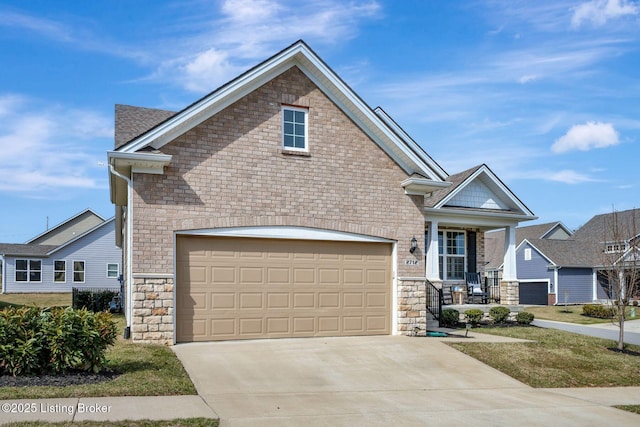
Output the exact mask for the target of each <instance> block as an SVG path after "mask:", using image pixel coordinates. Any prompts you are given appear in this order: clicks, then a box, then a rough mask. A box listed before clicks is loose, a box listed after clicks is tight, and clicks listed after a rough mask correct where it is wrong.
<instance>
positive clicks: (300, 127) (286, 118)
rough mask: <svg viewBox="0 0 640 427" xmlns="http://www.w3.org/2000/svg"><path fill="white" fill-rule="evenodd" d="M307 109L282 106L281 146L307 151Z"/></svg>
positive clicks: (287, 148)
mask: <svg viewBox="0 0 640 427" xmlns="http://www.w3.org/2000/svg"><path fill="white" fill-rule="evenodd" d="M308 113H309V111H308V110H306V109H304V108H299V107H290V106H283V107H282V148H284V149H286V150H299V151H308V150H309V146H308V145H309V144H308V141H307V116H308Z"/></svg>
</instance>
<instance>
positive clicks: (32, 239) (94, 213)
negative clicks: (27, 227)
mask: <svg viewBox="0 0 640 427" xmlns="http://www.w3.org/2000/svg"><path fill="white" fill-rule="evenodd" d="M87 212H91V213H92V214H93V215H95V216H97V217H98V218H100V219H101V220H102V221H103V222H104V221H106V220H105V219H104V217H103V216H102V215H100V214H98V213H96V212H94V211H93V209H91V208H87V209H85V210H83V211H82V212H80V213H77V214H75V215H74V216H72V217H71V218H69V219H65V220H64V221H62V222H61V223H60V224H58V225H54V226H53V227H51V228H49V229H48V230H47V231H44V232H42V233H40V234H38V235H37V236H35V237H32V238H31V239H29V240H27V241H26V242H25V244H29V243H31V242H33V241H34V240H36V239H39V238H40V237H42V236H44V235H45V234H48V233H51V232H52V231H53V230H55V229H57V228H59V227H62V226H63V225H65V224H67V223H68V222H70V221H73V220H74V219H76V218H79V217H80V216H81V215H83V214H85V213H87Z"/></svg>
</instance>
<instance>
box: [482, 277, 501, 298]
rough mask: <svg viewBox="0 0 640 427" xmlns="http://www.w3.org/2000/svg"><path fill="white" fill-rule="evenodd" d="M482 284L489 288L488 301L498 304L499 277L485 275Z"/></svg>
mask: <svg viewBox="0 0 640 427" xmlns="http://www.w3.org/2000/svg"><path fill="white" fill-rule="evenodd" d="M484 285H485V287H486V289H488V290H489V302H495V303H498V304H500V277H485V278H484Z"/></svg>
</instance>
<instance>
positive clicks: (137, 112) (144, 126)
mask: <svg viewBox="0 0 640 427" xmlns="http://www.w3.org/2000/svg"><path fill="white" fill-rule="evenodd" d="M176 114H177V113H176V112H175V111H167V110H159V109H155V108H143V107H134V106H131V105H121V104H116V112H115V122H116V123H115V148H119V147H121V146H123V145H125V144H126V143H127V142H129V141H131V140H132V139H134V138H135V137H137V136H139V135H142V134H143V133H145V132H147V131H148V130H150V129H152V128H154V127H155V126H157V125H159V124H160V123H162V122H164V121H165V120H167V119H169V118H171V117H173V116H174V115H176Z"/></svg>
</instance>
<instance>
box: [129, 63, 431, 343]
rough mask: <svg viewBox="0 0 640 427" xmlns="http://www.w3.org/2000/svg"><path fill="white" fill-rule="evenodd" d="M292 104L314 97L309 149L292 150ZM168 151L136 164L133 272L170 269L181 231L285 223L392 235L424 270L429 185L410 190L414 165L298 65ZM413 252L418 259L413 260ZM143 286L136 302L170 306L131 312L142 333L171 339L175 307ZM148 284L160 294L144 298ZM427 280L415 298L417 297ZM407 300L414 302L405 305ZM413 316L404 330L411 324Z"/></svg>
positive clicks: (403, 254) (410, 269)
mask: <svg viewBox="0 0 640 427" xmlns="http://www.w3.org/2000/svg"><path fill="white" fill-rule="evenodd" d="M283 104H289V105H290V104H294V105H297V106H302V107H308V108H309V112H308V145H309V153H305V154H304V155H293V154H289V153H286V152H283V150H282V147H281V145H282V139H281V138H282V136H281V130H282V123H281V108H282V105H283ZM161 151H162V152H163V153H165V154H171V155H172V156H173V159H172V161H171V164H169V165H168V166H167V167H166V168H165V171H164V175H151V174H139V173H135V174H134V176H133V186H134V194H133V218H132V221H133V236H132V239H133V253H132V255H133V268H132V272H133V274H134V276H135V277H139V278H142V277H149V278H150V279H147V280H148V281H153V280H154V279H152V278H153V277H158V276H165V277H166V276H170V275H172V274H173V258H174V232H176V231H184V230H198V229H213V228H220V227H242V226H279V225H282V226H285V225H286V226H301V227H312V228H320V229H327V230H336V231H344V232H349V233H359V234H365V235H370V236H376V237H382V238H387V239H391V240H395V241H397V242H398V243H397V253H398V265H397V266H396V267H397V275H398V276H399V277H423V276H424V267H425V266H424V253H423V251H422V248H421V247H420V246H421V245H419V249H418V250H417V251H416V252H415V253H414V254H410V253H409V247H410V241H411V238H412V237H414V236H415V237H416V238H418V240H419V241H421V240H422V238H421V236H423V235H424V227H425V223H424V214H423V211H422V209H423V206H424V197H422V196H407V195H406V194H404V189H403V188H402V186H401V185H400V183H401V182H402V181H403V180H405V179H406V178H407V177H408V176H407V174H406V172H404V171H403V170H402V169H401V168H400V167H399V166H398V165H397V164H396V163H395V162H394V161H393V160H392V159H391V158H390V157H389V156H387V155H386V153H384V151H383V150H382V149H381V148H380V147H378V146H377V145H376V143H375V142H373V141H372V140H371V139H370V138H369V137H368V136H367V135H366V134H365V133H364V132H363V131H362V130H361V129H360V128H359V127H358V126H357V125H356V124H355V123H353V122H352V121H351V120H350V119H349V118H348V117H347V116H345V115H344V113H343V112H342V111H341V110H340V109H339V108H338V107H337V106H336V105H335V104H333V102H331V100H330V99H328V98H327V97H326V95H325V94H324V93H323V92H322V91H321V90H319V89H318V87H316V86H315V84H313V82H312V81H311V80H309V79H308V78H307V77H306V76H305V75H304V74H303V73H302V72H301V71H300V70H299V69H297V68H296V67H294V68H291V69H289V70H287V71H285V72H284V73H283V74H281V75H280V76H278V77H276V78H275V79H273V80H271V81H270V82H268V83H266V84H265V85H263V86H261V87H260V88H258V89H256V90H255V91H253V92H251V93H250V94H248V95H246V96H245V97H244V98H242V99H240V100H239V101H237V102H236V103H234V104H233V105H231V106H229V107H227V108H226V109H224V110H222V111H220V112H219V113H217V114H216V115H215V116H213V117H211V118H209V119H208V120H206V121H204V122H203V123H201V124H200V125H198V126H196V127H195V128H193V129H191V130H190V131H187V132H186V133H184V134H183V135H181V136H179V137H177V138H176V139H175V140H174V141H172V142H170V143H169V144H167V145H165V146H164V147H162V148H161ZM414 257H415V259H417V260H418V261H419V263H418V264H417V265H408V264H406V263H405V262H404V261H405V260H406V259H410V258H414ZM399 285H401V284H400V283H399ZM134 286H135V287H136V289H134V292H137V294H138V295H137V297H136V298H138V299H137V300H136V298H134V300H136V301H144V302H145V303H146V306H144V304H143V306H144V307H140V308H139V309H141V310H149V309H151V310H153V309H156V310H160V309H167V314H166V315H162V314H158V315H155V316H156V317H154V315H152V314H149V312H148V311H144V313H145V315H144V316H141V315H136V314H134V317H133V325H134V326H135V328H132V329H135V331H134V330H132V332H134V333H136V334H137V333H139V334H144V338H143V335H136V336H137V337H138V338H140V340H143V341H165V342H166V341H167V340H169V331H168V330H164V331H160V330H159V327H158V330H157V331H156V330H155V326H153V327H152V328H151V329H153V330H150V329H149V328H148V326H149V325H155V323H149V322H151V321H153V322H158V319H157V316H160V321H161V322H160V323H158V324H162V325H165V326H163V328H167V329H168V319H169V318H170V317H173V311H172V310H169V308H172V307H168V306H165V305H162V306H158V305H157V303H158V301H156V300H153V297H154V296H155V293H156V291H155V290H152V289H151V288H149V287H148V286H149V285H148V284H146V283H140V281H139V280H136V282H135V283H134ZM176 286H180V284H179V283H177V284H176ZM403 286H404V285H403ZM143 289H144V290H143ZM144 292H152V293H154V295H153V296H152V298H146V297H145V296H144V295H142V294H143V293H144ZM419 292H420V291H419V290H417V291H416V293H414V295H416V296H413V297H411V298H410V299H411V300H412V299H413V298H419V296H417V295H418V293H419ZM422 292H423V293H424V291H422ZM166 296H167V298H168V294H167V295H166ZM423 298H424V295H423ZM151 301H155V302H151ZM412 301H413V300H412ZM405 302H406V301H405ZM167 303H168V302H167ZM163 304H164V302H163ZM423 304H424V303H423ZM407 305H411V306H412V307H411V308H410V309H405V306H407ZM418 305H419V304H418ZM147 306H148V307H147ZM423 311H424V309H420V308H419V307H418V306H416V307H413V302H412V303H411V304H404V303H403V304H402V305H401V307H400V309H399V315H398V316H399V319H400V318H402V319H409V318H410V319H413V318H417V317H420V316H421V315H420V313H421V312H423ZM165 316H166V317H167V319H165ZM422 317H424V316H422ZM403 322H405V323H403V324H402V325H406V321H404V320H403ZM413 323H416V324H417V320H416V321H411V324H413ZM407 328H408V327H406V326H402V327H399V330H401V331H402V332H410V331H408V330H407ZM412 328H413V326H411V329H412ZM172 337H173V336H172V335H171V338H172Z"/></svg>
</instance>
